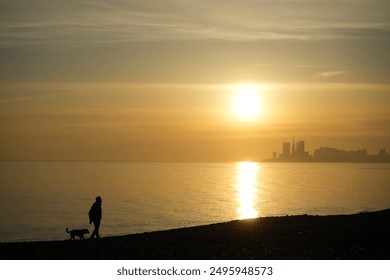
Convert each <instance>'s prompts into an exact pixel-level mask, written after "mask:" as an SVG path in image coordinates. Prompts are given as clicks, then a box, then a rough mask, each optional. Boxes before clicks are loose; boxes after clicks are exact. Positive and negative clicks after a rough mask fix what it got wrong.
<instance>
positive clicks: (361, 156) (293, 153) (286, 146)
mask: <svg viewBox="0 0 390 280" xmlns="http://www.w3.org/2000/svg"><path fill="white" fill-rule="evenodd" d="M263 161H264V162H332V163H337V162H340V163H359V162H361V163H390V154H388V153H387V152H386V150H385V149H380V150H379V151H378V154H376V155H370V154H368V153H367V150H366V149H362V150H355V151H345V150H340V149H338V148H331V147H320V148H318V149H316V150H315V151H314V153H313V155H311V154H309V152H308V151H306V150H305V141H303V140H301V141H298V142H297V143H295V141H293V142H292V143H289V142H284V143H283V144H282V153H280V154H277V153H276V152H274V153H273V157H272V158H270V159H265V160H263Z"/></svg>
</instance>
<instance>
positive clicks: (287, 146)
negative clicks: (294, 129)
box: [283, 142, 290, 157]
mask: <svg viewBox="0 0 390 280" xmlns="http://www.w3.org/2000/svg"><path fill="white" fill-rule="evenodd" d="M289 155H290V143H289V142H284V143H283V156H284V157H287V156H289Z"/></svg>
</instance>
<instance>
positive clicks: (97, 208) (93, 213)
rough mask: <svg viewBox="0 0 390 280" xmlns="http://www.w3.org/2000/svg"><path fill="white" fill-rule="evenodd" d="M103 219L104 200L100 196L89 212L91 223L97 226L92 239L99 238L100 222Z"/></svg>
mask: <svg viewBox="0 0 390 280" xmlns="http://www.w3.org/2000/svg"><path fill="white" fill-rule="evenodd" d="M101 219H102V198H101V197H100V196H98V197H96V201H95V202H94V203H93V204H92V207H91V209H90V210H89V223H90V224H92V223H93V225H94V226H95V228H94V230H93V232H92V235H91V237H90V239H92V238H94V237H95V236H96V238H99V237H100V236H99V227H100V220H101Z"/></svg>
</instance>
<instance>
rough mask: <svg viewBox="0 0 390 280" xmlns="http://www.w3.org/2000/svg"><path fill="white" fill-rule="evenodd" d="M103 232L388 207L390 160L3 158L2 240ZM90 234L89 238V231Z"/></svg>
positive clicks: (0, 172)
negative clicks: (97, 214)
mask: <svg viewBox="0 0 390 280" xmlns="http://www.w3.org/2000/svg"><path fill="white" fill-rule="evenodd" d="M96 196H101V197H102V200H103V203H102V209H103V218H102V224H101V228H100V233H101V236H102V237H106V236H117V235H125V234H134V233H143V232H151V231H159V230H167V229H173V228H183V227H191V226H197V225H206V224H213V223H220V222H227V221H232V220H238V219H250V218H256V217H267V216H286V215H301V214H309V215H336V214H352V213H360V212H365V211H376V210H382V209H387V208H390V164H389V163H263V162H206V163H205V162H102V161H101V162H96V161H94V162H88V161H1V162H0V242H20V241H42V240H65V239H68V238H69V234H68V233H66V232H65V229H66V228H69V229H80V228H88V229H89V230H90V231H91V232H92V230H93V226H91V225H90V224H89V219H88V211H89V209H90V207H91V205H92V203H93V202H94V201H95V198H96ZM86 237H88V236H86Z"/></svg>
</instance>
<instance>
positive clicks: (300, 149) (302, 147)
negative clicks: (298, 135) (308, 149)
mask: <svg viewBox="0 0 390 280" xmlns="http://www.w3.org/2000/svg"><path fill="white" fill-rule="evenodd" d="M295 152H296V153H297V154H298V155H304V154H305V141H299V142H297V145H296V151H295Z"/></svg>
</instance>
